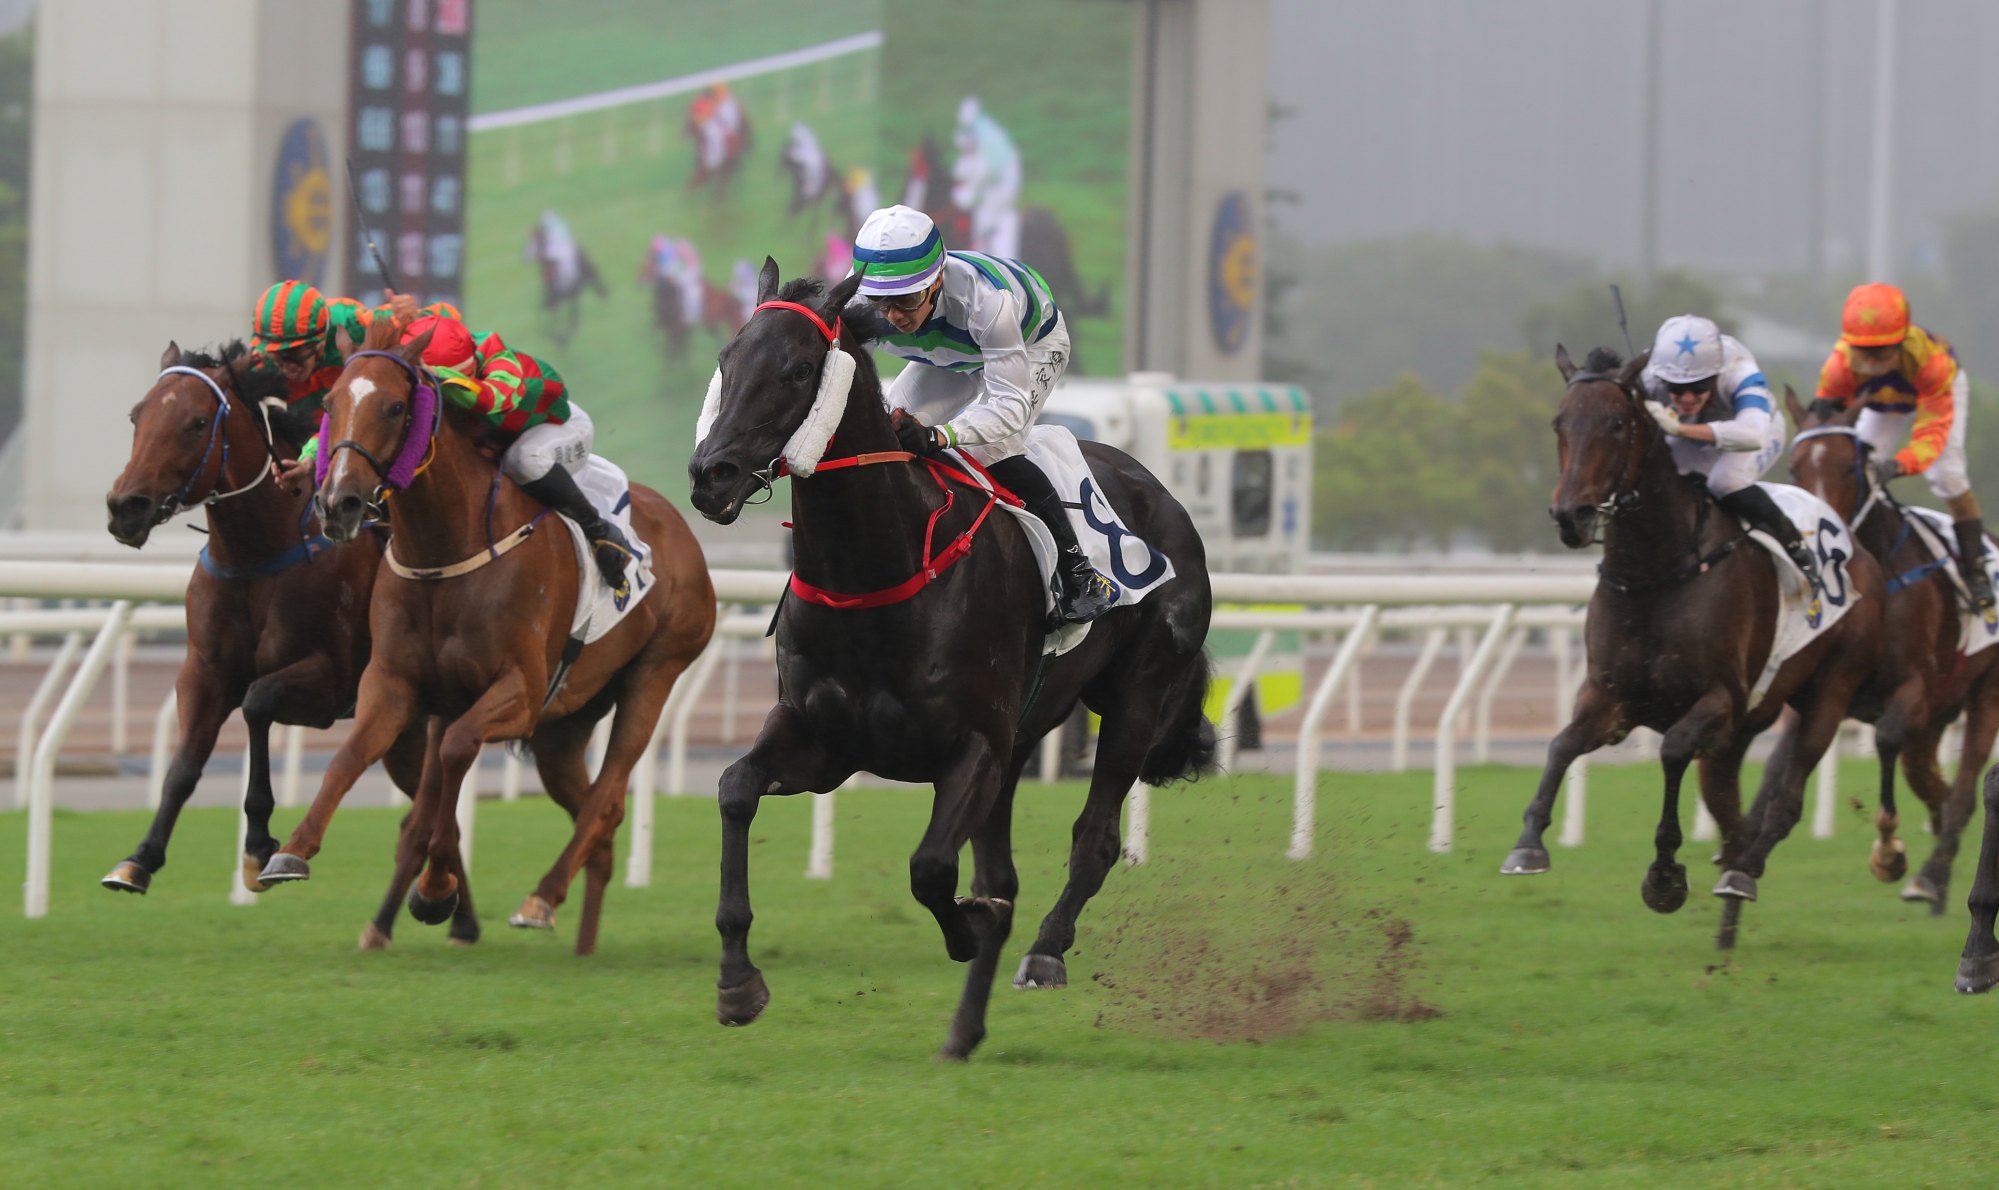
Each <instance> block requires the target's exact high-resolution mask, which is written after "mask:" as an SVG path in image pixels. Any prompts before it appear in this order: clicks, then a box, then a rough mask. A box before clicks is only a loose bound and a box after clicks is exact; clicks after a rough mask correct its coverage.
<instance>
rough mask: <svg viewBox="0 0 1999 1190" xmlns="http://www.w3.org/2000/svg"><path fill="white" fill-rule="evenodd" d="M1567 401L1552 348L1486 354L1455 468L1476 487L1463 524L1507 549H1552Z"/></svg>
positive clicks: (1469, 389)
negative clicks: (1556, 429) (1560, 420)
mask: <svg viewBox="0 0 1999 1190" xmlns="http://www.w3.org/2000/svg"><path fill="white" fill-rule="evenodd" d="M1561 399H1562V376H1561V373H1560V372H1558V371H1556V369H1555V362H1554V353H1553V352H1547V353H1542V354H1530V353H1527V352H1512V353H1500V352H1488V353H1486V354H1485V355H1484V356H1482V357H1481V358H1480V359H1479V365H1478V371H1477V372H1475V373H1473V374H1472V378H1471V382H1470V383H1469V384H1467V385H1465V394H1464V402H1463V410H1464V417H1463V431H1462V432H1461V433H1460V434H1459V436H1458V441H1457V444H1456V445H1457V448H1458V450H1457V454H1458V463H1457V469H1458V470H1459V472H1460V473H1461V474H1462V475H1463V476H1464V478H1465V481H1466V482H1467V483H1468V485H1469V486H1470V487H1471V490H1472V494H1471V498H1470V502H1469V503H1467V504H1466V505H1465V506H1464V509H1463V512H1464V514H1465V527H1466V528H1468V529H1471V530H1474V531H1475V532H1477V533H1478V534H1479V536H1480V537H1482V538H1484V539H1485V542H1486V544H1487V545H1489V546H1490V547H1491V548H1493V549H1494V550H1498V551H1501V552H1504V553H1516V552H1519V551H1522V550H1534V549H1549V548H1552V543H1553V540H1554V538H1553V536H1552V534H1551V533H1550V530H1549V528H1548V513H1547V510H1548V499H1549V496H1550V494H1551V493H1552V492H1553V491H1554V490H1555V479H1556V468H1555V435H1554V433H1553V432H1552V430H1551V429H1550V428H1549V423H1550V422H1551V421H1552V420H1553V419H1554V416H1555V409H1556V407H1557V406H1558V405H1559V404H1560V402H1561Z"/></svg>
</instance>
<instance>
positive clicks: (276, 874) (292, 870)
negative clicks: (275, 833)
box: [257, 851, 312, 887]
mask: <svg viewBox="0 0 1999 1190" xmlns="http://www.w3.org/2000/svg"><path fill="white" fill-rule="evenodd" d="M310 879H312V865H311V864H309V863H307V862H305V861H304V860H302V859H300V858H299V857H298V856H296V855H292V854H289V853H287V852H283V851H280V852H278V853H277V854H276V855H273V856H272V857H271V862H270V863H267V864H265V865H264V870H263V871H261V872H259V873H257V880H258V881H259V882H260V883H262V884H263V885H264V886H265V887H269V886H271V885H273V884H289V883H291V882H292V881H294V880H310Z"/></svg>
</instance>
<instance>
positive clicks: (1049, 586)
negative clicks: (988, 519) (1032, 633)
mask: <svg viewBox="0 0 1999 1190" xmlns="http://www.w3.org/2000/svg"><path fill="white" fill-rule="evenodd" d="M1025 453H1026V455H1027V460H1028V462H1030V463H1033V464H1034V465H1035V466H1037V467H1039V468H1041V471H1042V474H1044V475H1046V476H1047V477H1048V481H1049V482H1050V483H1052V484H1054V485H1055V493H1056V495H1058V496H1060V497H1062V502H1063V503H1064V504H1067V505H1068V506H1069V524H1070V525H1071V526H1072V527H1074V529H1075V531H1076V543H1077V544H1078V545H1080V546H1082V547H1083V552H1084V553H1085V554H1088V555H1089V558H1090V564H1091V565H1093V566H1095V567H1096V568H1097V569H1098V570H1099V571H1101V572H1103V573H1104V574H1107V575H1109V576H1110V577H1111V578H1113V579H1115V580H1117V584H1118V588H1119V592H1120V593H1119V595H1118V601H1117V606H1119V607H1128V606H1130V605H1132V604H1135V603H1138V602H1139V601H1140V600H1142V599H1144V598H1145V597H1146V596H1147V595H1149V594H1151V593H1152V592H1153V591H1155V590H1157V589H1158V588H1159V586H1160V584H1162V583H1164V582H1166V581H1167V580H1168V579H1170V578H1172V577H1173V575H1174V570H1173V561H1172V559H1170V558H1168V557H1167V556H1166V555H1165V554H1162V553H1160V552H1159V551H1158V550H1156V549H1154V548H1152V546H1151V545H1150V544H1149V543H1147V542H1146V541H1145V540H1143V539H1142V538H1140V537H1138V536H1137V535H1136V534H1134V533H1132V532H1131V530H1129V529H1127V528H1125V524H1124V522H1123V521H1122V520H1121V519H1119V517H1118V514H1117V511H1116V510H1115V509H1113V508H1112V507H1111V506H1110V504H1109V503H1108V502H1107V501H1105V499H1104V497H1103V493H1102V492H1100V491H1099V490H1098V488H1097V481H1096V477H1095V476H1093V475H1091V474H1090V465H1089V463H1088V462H1086V461H1085V460H1084V459H1083V449H1082V447H1081V446H1079V445H1077V442H1076V436H1075V435H1074V434H1072V433H1070V432H1069V431H1068V430H1067V429H1065V428H1063V427H1061V426H1052V425H1037V426H1033V427H1032V428H1030V429H1029V430H1028V434H1027V450H1026V452H1025ZM964 470H965V472H966V474H968V475H970V476H971V477H972V478H973V480H974V481H975V482H977V483H978V484H979V485H980V486H981V487H984V486H986V481H985V477H984V476H983V475H982V474H980V473H979V472H978V471H976V470H974V469H973V468H971V467H965V468H964ZM998 507H1000V508H1003V509H1005V510H1006V511H1008V512H1010V513H1012V514H1013V515H1014V517H1015V518H1016V519H1017V520H1018V521H1019V522H1020V528H1021V532H1023V533H1025V534H1027V540H1028V543H1029V544H1030V545H1031V546H1032V547H1033V548H1034V563H1035V565H1036V566H1038V567H1039V568H1040V570H1041V586H1042V589H1043V591H1044V592H1045V593H1046V594H1047V596H1048V601H1047V608H1048V610H1049V611H1051V612H1052V611H1054V610H1055V591H1056V586H1055V538H1054V536H1053V535H1052V534H1050V533H1049V532H1048V526H1046V525H1044V524H1042V523H1041V518H1040V517H1038V516H1035V515H1034V514H1033V513H1031V512H1029V511H1028V510H1027V509H1025V508H1015V507H1014V506H1013V505H1011V504H1000V505H999V506H998ZM1089 631H1090V626H1089V625H1088V624H1064V625H1063V626H1062V627H1061V628H1059V629H1057V630H1055V631H1053V632H1050V633H1049V634H1048V636H1047V638H1046V639H1045V640H1044V642H1043V644H1042V649H1041V651H1042V652H1044V653H1053V654H1057V655H1060V654H1062V653H1066V652H1068V651H1069V650H1071V649H1073V648H1075V647H1076V646H1077V645H1079V644H1081V643H1083V638H1084V637H1086V636H1088V635H1089Z"/></svg>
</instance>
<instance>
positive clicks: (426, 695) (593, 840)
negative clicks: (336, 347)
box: [263, 319, 715, 954]
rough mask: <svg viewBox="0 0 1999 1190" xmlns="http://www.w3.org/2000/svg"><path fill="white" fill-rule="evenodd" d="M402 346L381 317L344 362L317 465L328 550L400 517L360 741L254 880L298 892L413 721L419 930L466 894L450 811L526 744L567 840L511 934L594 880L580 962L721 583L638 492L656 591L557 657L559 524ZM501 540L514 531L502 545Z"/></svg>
mask: <svg viewBox="0 0 1999 1190" xmlns="http://www.w3.org/2000/svg"><path fill="white" fill-rule="evenodd" d="M395 336H396V329H395V327H394V326H392V325H390V323H389V321H388V320H386V319H381V320H377V321H376V323H375V325H374V326H371V327H370V328H369V330H368V335H367V341H366V344H365V346H366V350H363V351H360V352H356V353H353V354H352V355H351V356H350V357H349V359H348V361H347V367H346V370H345V371H343V372H342V373H341V376H340V379H339V380H338V381H337V382H336V383H335V384H334V386H333V389H332V391H331V392H330V393H329V394H328V396H327V425H326V430H325V434H324V441H325V442H327V443H330V445H329V446H327V447H326V448H325V449H326V450H327V452H328V453H327V454H326V460H327V463H328V469H327V473H326V477H325V480H324V482H323V483H322V484H321V485H320V489H319V495H318V504H319V514H320V517H321V519H322V520H323V521H324V522H325V526H326V535H327V536H328V537H330V538H332V539H334V540H336V541H347V540H351V539H352V538H354V537H355V535H356V534H358V533H359V532H360V531H361V527H362V524H363V521H364V518H366V516H367V515H368V513H369V511H370V509H371V508H373V507H375V506H377V505H379V504H381V503H382V502H384V501H392V502H393V509H394V512H393V520H394V536H393V537H392V538H391V539H390V541H389V544H388V546H387V565H388V573H386V574H384V575H382V577H381V578H380V580H379V581H377V583H376V584H375V590H374V596H373V599H372V601H371V602H370V604H369V622H370V625H371V627H372V630H373V633H374V640H375V652H374V657H373V660H372V661H371V662H370V664H369V666H368V669H367V672H366V673H365V674H363V675H362V678H361V690H360V702H359V705H358V708H357V710H356V715H355V722H354V730H353V732H352V733H351V734H350V735H349V736H348V739H347V742H346V743H345V744H344V745H343V746H342V747H341V749H340V751H339V752H338V753H337V754H336V755H335V756H334V758H333V762H332V764H331V766H330V767H329V768H328V769H327V772H326V777H325V780H324V782H323V783H322V784H321V785H320V788H319V794H318V796H317V797H316V798H314V799H313V803H312V808H311V809H310V810H309V811H307V813H306V816H305V820H304V821H303V822H301V823H300V824H299V825H298V828H297V829H296V830H294V831H293V832H292V835H291V838H290V839H288V840H287V841H286V843H285V846H284V848H283V850H281V851H279V852H278V853H277V854H276V855H274V856H272V857H271V862H270V863H269V864H268V865H266V867H265V869H264V873H263V879H264V881H265V882H266V883H277V882H280V881H287V880H303V879H306V878H307V876H308V875H309V874H310V868H309V866H308V864H307V861H308V860H310V859H311V858H312V857H313V856H314V855H316V854H318V852H319V849H320V845H321V842H322V840H323V839H324V837H325V832H326V827H327V823H328V821H329V819H330V818H331V817H332V815H333V812H334V810H335V809H336V808H337V807H338V806H339V803H340V799H341V798H342V797H343V796H345V794H346V793H347V791H348V790H349V789H350V788H352V787H353V785H354V781H355V779H356V778H357V777H359V776H360V774H361V772H362V771H363V770H364V769H366V768H367V767H368V765H370V764H373V763H374V762H375V761H376V760H377V759H379V758H380V757H381V756H382V754H383V752H384V751H385V750H386V749H387V748H388V747H389V746H390V745H391V744H392V743H393V741H394V740H395V739H396V738H397V737H398V736H399V735H401V734H402V733H403V732H404V731H406V730H407V729H408V728H409V726H410V725H411V724H413V723H419V722H422V721H423V720H424V719H426V718H430V717H435V718H436V719H438V720H439V729H438V730H433V731H432V732H431V733H430V739H429V755H428V757H427V759H426V762H425V764H424V768H423V781H422V784H421V787H420V788H419V790H418V793H417V799H416V801H417V805H416V810H415V813H414V818H415V821H414V822H413V823H412V826H411V829H410V830H409V831H408V832H407V833H406V834H405V836H404V848H403V852H404V854H403V855H402V856H401V857H400V858H402V859H404V860H405V861H406V862H410V863H415V862H418V859H419V857H423V858H426V859H427V861H428V862H427V864H425V866H424V868H423V872H422V875H421V876H420V877H419V878H418V879H417V882H416V885H415V887H413V888H412V889H411V890H410V899H409V904H410V912H411V915H412V916H414V917H416V919H417V920H419V921H423V922H428V923H433V924H434V923H436V922H438V921H441V920H443V918H444V916H445V914H447V913H448V912H450V911H451V909H452V907H453V905H454V903H455V902H456V901H457V900H458V899H459V898H458V886H459V881H458V878H457V876H456V873H457V872H459V871H461V870H462V865H461V864H460V863H459V859H458V832H457V824H456V820H455V816H454V815H453V813H452V805H453V803H454V802H455V800H456V797H457V792H458V788H459V784H460V782H461V781H462V780H463V779H464V777H465V773H466V771H467V770H468V769H469V768H471V766H472V765H473V764H474V763H475V762H476V761H477V760H478V757H479V749H480V746H481V745H482V744H484V743H485V742H486V741H488V740H529V741H531V743H532V746H533V749H534V754H535V764H536V767H537V768H538V769H539V771H540V773H541V778H542V783H543V787H544V788H546V789H547V790H548V792H549V796H550V797H552V798H554V799H555V800H556V801H557V802H558V803H560V804H561V805H562V807H563V808H564V809H566V810H568V811H569V813H570V814H571V815H572V816H573V817H574V818H575V820H576V826H575V831H574V834H573V836H572V838H571V840H570V842H569V844H568V846H566V847H565V848H564V849H563V851H562V854H561V855H560V856H559V857H558V858H557V860H556V863H555V865H554V866H553V867H552V868H550V870H549V872H548V873H547V875H545V876H543V877H542V880H541V882H540V884H539V886H538V887H537V888H536V890H535V891H534V892H533V893H531V894H529V895H528V897H527V899H526V900H525V901H523V902H522V905H521V909H520V911H519V912H518V913H516V914H515V915H514V916H513V917H512V918H510V919H509V921H510V922H511V923H512V924H513V925H516V926H522V927H530V928H540V929H552V928H553V927H554V924H555V910H556V907H557V906H559V905H561V904H562V902H563V900H564V898H565V897H566V895H567V893H568V889H569V885H570V882H571V881H572V880H574V878H575V876H576V872H577V871H578V869H579V868H583V867H585V866H586V865H587V868H588V877H589V878H588V882H587V885H586V888H585V894H584V902H583V920H582V923H581V925H580V927H579V929H578V931H577V936H576V952H577V953H578V954H589V953H591V952H592V951H593V950H594V949H595V948H596V941H597V920H598V916H599V913H600V911H601V909H602V905H603V896H604V888H605V885H606V884H607V883H608V882H609V880H610V875H611V840H612V837H613V835H614V833H615V832H616V830H617V827H618V823H619V822H620V821H622V819H623V817H624V805H625V786H626V780H627V779H628V778H629V777H630V775H631V771H632V768H633V766H634V765H635V764H637V762H638V760H639V758H640V756H641V755H642V754H643V752H644V750H645V747H646V744H647V743H648V742H649V741H650V739H651V737H652V733H653V727H654V725H655V724H656V723H657V722H658V719H659V713H660V708H661V707H662V706H663V705H664V704H665V702H666V698H667V694H668V693H669V692H670V691H671V689H672V687H673V683H674V681H675V679H677V678H678V677H679V676H680V674H681V672H682V671H683V670H685V669H686V668H687V665H688V664H689V663H690V662H691V661H693V660H694V658H695V657H696V656H698V655H699V654H700V652H701V650H702V648H703V647H704V646H706V644H707V643H708V638H709V636H710V634H711V633H712V632H713V631H714V626H715V593H714V588H713V587H712V586H711V585H710V583H709V581H708V571H707V567H706V565H705V564H704V563H703V561H702V558H701V549H700V546H699V545H698V544H696V542H695V540H694V536H693V534H692V533H691V532H689V531H688V528H687V524H686V522H685V521H683V520H681V518H680V514H679V513H677V512H675V511H674V509H673V506H672V505H670V504H668V503H667V502H666V500H665V499H664V498H663V497H661V496H660V495H659V494H658V493H657V492H654V491H652V490H650V489H648V488H645V487H641V486H639V485H637V484H633V485H632V487H631V501H632V509H633V511H632V525H633V528H634V529H635V530H636V531H637V532H638V534H639V535H640V536H641V537H643V538H644V539H645V541H646V542H647V543H648V544H649V545H651V547H652V550H653V562H654V568H655V569H654V574H655V581H654V582H653V584H652V586H651V587H650V589H648V590H646V591H644V592H643V593H639V592H637V591H634V592H633V598H635V599H637V600H638V606H637V607H635V608H632V609H631V610H630V611H629V612H628V613H627V614H626V615H625V617H624V618H623V619H622V620H620V621H619V622H618V624H617V626H616V627H614V628H612V629H611V630H610V631H609V632H608V633H607V634H606V635H604V636H602V637H601V638H599V639H598V640H596V641H594V642H593V643H591V644H590V645H588V646H587V647H584V648H583V649H582V650H581V651H580V653H577V652H572V651H569V650H567V649H566V648H565V646H566V644H567V643H568V640H569V631H570V613H571V612H572V610H573V609H574V608H575V607H576V601H577V599H578V597H579V590H580V583H579V571H578V563H577V559H576V551H575V548H574V546H573V543H572V541H571V538H570V534H569V533H568V532H567V531H566V530H565V529H564V528H563V527H562V526H561V524H560V523H559V522H553V521H551V522H548V523H547V524H546V525H543V521H544V518H546V517H547V515H548V514H547V512H546V510H544V509H542V508H541V506H540V505H538V504H536V503H535V502H534V501H533V500H531V499H529V498H528V497H527V496H526V495H525V494H524V493H523V492H522V491H521V490H520V489H519V488H518V487H516V486H515V485H514V484H513V483H512V482H511V481H509V480H507V479H506V478H505V477H504V476H503V475H502V474H500V472H499V468H498V466H497V464H496V462H495V461H494V458H493V457H492V456H493V451H492V450H491V449H490V448H484V449H482V437H483V427H484V425H485V423H484V422H483V421H482V420H481V419H480V418H479V416H478V415H476V414H474V413H472V412H471V411H469V410H465V409H461V408H460V407H458V406H456V405H453V404H451V403H450V402H448V401H446V400H445V399H444V398H443V397H441V396H439V395H438V394H437V392H436V390H435V387H434V386H435V384H436V381H435V380H434V379H433V378H430V377H428V376H427V375H425V373H424V372H423V371H422V370H421V360H422V356H423V348H424V347H426V346H428V344H429V340H430V336H429V335H428V334H425V335H421V336H419V337H418V338H417V339H415V340H413V341H412V342H410V343H407V344H404V345H403V346H401V347H400V348H396V349H394V350H390V349H389V348H390V346H391V345H392V344H393V343H394V341H395ZM347 346H348V344H344V343H343V344H342V347H343V349H345V348H346V347H347ZM419 458H422V459H423V461H422V462H421V463H419V462H418V459H419ZM495 526H513V528H512V529H511V530H510V531H507V532H505V533H504V535H503V536H502V537H500V538H495V536H494V532H495ZM538 528H539V529H542V530H543V531H539V532H537V529H538ZM565 675H566V676H565ZM614 706H615V707H616V714H615V717H614V718H613V720H612V725H611V738H610V745H609V747H608V748H607V749H606V751H605V755H604V762H603V767H602V769H601V770H600V771H599V772H598V774H597V777H596V779H595V780H594V781H593V780H591V779H590V777H589V774H588V771H587V769H586V767H585V765H584V758H583V754H584V750H585V748H586V746H587V745H588V743H589V738H590V731H591V727H592V726H593V725H594V724H595V722H596V721H597V720H598V719H600V718H602V717H603V715H604V714H605V713H606V712H608V711H610V710H611V709H612V708H613V707H614Z"/></svg>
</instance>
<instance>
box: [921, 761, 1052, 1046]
mask: <svg viewBox="0 0 1999 1190" xmlns="http://www.w3.org/2000/svg"><path fill="white" fill-rule="evenodd" d="M1033 751H1034V750H1033V749H1031V748H1027V749H1017V752H1018V753H1019V754H1018V755H1016V756H1015V758H1014V761H1013V764H1012V766H1011V768H1010V769H1009V771H1008V772H1007V774H1006V779H1005V783H1004V784H1003V785H1002V786H1001V787H1000V791H999V797H998V798H997V799H995V800H994V802H993V807H992V809H991V810H990V811H988V812H987V814H986V820H985V822H984V823H983V824H981V825H980V827H979V829H978V830H977V831H975V832H973V834H972V897H971V906H972V907H973V908H974V909H975V910H976V909H978V908H981V907H983V908H984V909H985V910H986V916H985V917H984V918H982V919H975V924H976V925H977V926H978V927H979V953H978V955H977V956H976V957H975V958H973V960H972V962H971V965H970V966H968V967H967V968H966V969H965V991H964V994H963V995H961V996H960V997H959V998H958V1011H957V1012H956V1013H955V1014H953V1015H952V1017H951V1035H950V1037H949V1039H948V1040H946V1041H945V1043H944V1049H943V1050H942V1051H941V1052H940V1053H939V1054H938V1056H939V1057H940V1058H944V1059H947V1060H953V1061H963V1060H964V1058H965V1057H966V1056H967V1055H969V1054H970V1053H971V1052H972V1051H973V1050H974V1049H976V1048H978V1044H979V1043H980V1042H981V1041H984V1040H985V1037H986V1006H987V1005H988V1004H989V1003H990V1002H991V1000H992V994H993V978H994V977H995V976H996V975H998V974H999V963H1000V954H1001V952H1002V951H1004V950H1005V949H1006V940H1007V938H1008V936H1009V935H1011V934H1012V933H1013V903H1014V898H1015V897H1016V896H1018V895H1019V893H1020V873H1019V872H1018V871H1016V870H1015V869H1014V866H1013V795H1014V789H1015V787H1016V786H1017V785H1018V784H1019V782H1020V773H1021V770H1022V769H1023V768H1025V767H1026V765H1027V762H1028V759H1029V757H1030V756H1031V755H1032V753H1033Z"/></svg>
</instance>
